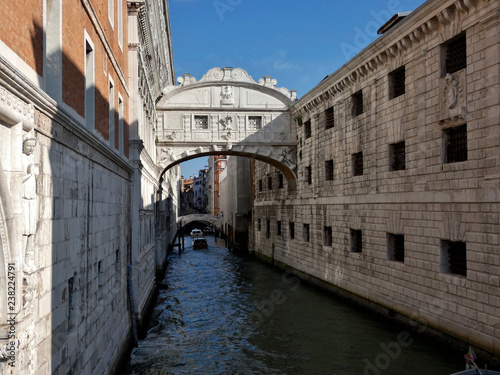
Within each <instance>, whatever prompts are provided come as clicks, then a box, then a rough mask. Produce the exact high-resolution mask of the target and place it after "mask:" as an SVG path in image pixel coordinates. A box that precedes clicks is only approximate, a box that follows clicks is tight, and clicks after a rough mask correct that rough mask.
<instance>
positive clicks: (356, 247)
mask: <svg viewBox="0 0 500 375" xmlns="http://www.w3.org/2000/svg"><path fill="white" fill-rule="evenodd" d="M362 251H363V234H362V231H361V230H358V229H351V253H361V252H362Z"/></svg>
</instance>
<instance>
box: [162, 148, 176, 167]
mask: <svg viewBox="0 0 500 375" xmlns="http://www.w3.org/2000/svg"><path fill="white" fill-rule="evenodd" d="M158 159H159V160H158V164H159V165H166V164H168V163H170V162H171V161H174V160H175V158H174V151H173V150H172V149H171V148H165V147H162V148H161V149H160V155H159V158H158Z"/></svg>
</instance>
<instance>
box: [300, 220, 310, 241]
mask: <svg viewBox="0 0 500 375" xmlns="http://www.w3.org/2000/svg"><path fill="white" fill-rule="evenodd" d="M309 239H310V236H309V224H304V225H303V226H302V240H303V241H304V242H309Z"/></svg>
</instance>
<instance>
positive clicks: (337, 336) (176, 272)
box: [128, 238, 463, 375]
mask: <svg viewBox="0 0 500 375" xmlns="http://www.w3.org/2000/svg"><path fill="white" fill-rule="evenodd" d="M186 240H187V242H186V246H187V248H186V251H185V252H184V253H183V254H182V255H178V254H172V255H171V256H170V263H169V266H168V269H167V272H166V276H165V280H164V281H163V282H164V283H166V284H168V287H169V288H168V289H166V290H161V291H160V294H159V297H158V301H157V305H156V307H155V310H154V312H153V319H152V323H151V325H152V327H151V329H150V331H149V333H148V336H147V338H146V339H145V340H142V341H141V342H140V344H139V347H138V348H136V349H135V350H134V351H133V353H132V355H131V360H130V365H129V369H128V374H141V375H142V374H145V375H148V374H315V375H316V374H329V375H332V374H338V375H341V374H342V375H346V374H353V375H359V374H370V375H381V374H384V375H386V374H388V375H391V374H403V373H404V374H405V375H421V374H436V375H437V374H448V373H451V372H454V371H458V370H460V369H462V368H463V364H462V361H461V359H462V358H463V355H462V354H461V353H456V352H453V351H451V350H448V349H447V348H443V347H442V346H440V345H438V344H436V343H430V342H428V341H426V340H423V339H422V338H419V337H418V336H417V335H416V334H415V333H413V332H406V331H405V329H404V328H402V327H397V326H394V325H391V324H390V323H389V322H387V321H384V320H381V319H378V318H376V317H374V316H372V314H370V313H368V312H366V311H364V310H361V311H360V310H358V309H356V308H355V307H353V306H351V305H349V304H346V303H344V302H343V301H338V300H337V299H335V298H333V297H331V296H330V295H327V294H325V293H323V292H321V291H318V290H317V289H315V288H314V287H311V286H309V285H306V284H304V283H301V281H300V280H299V279H298V278H296V277H294V276H293V275H290V274H288V273H286V272H281V271H278V270H276V269H273V268H271V267H269V266H267V265H265V264H262V263H259V262H256V261H253V260H251V259H245V258H240V257H237V256H234V255H233V254H231V253H229V252H228V251H227V250H226V249H224V248H223V247H221V246H216V244H215V240H214V239H213V238H210V247H209V249H208V250H192V249H191V248H190V247H189V241H190V240H189V239H186Z"/></svg>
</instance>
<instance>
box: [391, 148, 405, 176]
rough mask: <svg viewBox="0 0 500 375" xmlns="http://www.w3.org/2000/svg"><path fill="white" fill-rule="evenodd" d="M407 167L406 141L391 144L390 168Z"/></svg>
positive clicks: (399, 168)
mask: <svg viewBox="0 0 500 375" xmlns="http://www.w3.org/2000/svg"><path fill="white" fill-rule="evenodd" d="M405 168H406V156H405V141H402V142H398V143H393V144H391V145H389V170H390V171H401V170H404V169H405Z"/></svg>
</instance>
